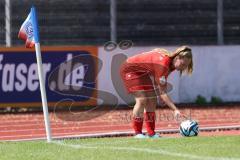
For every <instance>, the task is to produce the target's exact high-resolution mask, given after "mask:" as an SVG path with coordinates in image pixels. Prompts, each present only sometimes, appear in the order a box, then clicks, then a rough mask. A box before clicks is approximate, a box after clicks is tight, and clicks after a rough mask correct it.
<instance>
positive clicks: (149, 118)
mask: <svg viewBox="0 0 240 160" xmlns="http://www.w3.org/2000/svg"><path fill="white" fill-rule="evenodd" d="M155 117H156V115H155V112H145V113H144V119H145V123H146V129H147V133H148V135H149V136H153V135H154V134H155V119H156V118H155Z"/></svg>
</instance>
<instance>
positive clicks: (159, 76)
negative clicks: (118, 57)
mask: <svg viewBox="0 0 240 160" xmlns="http://www.w3.org/2000/svg"><path fill="white" fill-rule="evenodd" d="M126 62H127V64H128V65H129V66H132V67H129V69H130V70H129V71H130V72H131V68H134V70H135V71H136V70H141V72H145V73H148V74H149V75H150V76H153V77H154V79H155V82H156V83H157V84H160V85H163V83H166V81H167V77H168V75H169V74H170V72H171V71H172V70H171V67H170V66H171V63H172V59H171V58H170V57H169V56H167V55H166V54H165V53H164V51H163V50H157V49H156V50H152V51H149V52H143V53H141V54H138V55H135V56H132V57H129V58H128V59H127V60H126ZM161 82H163V83H161Z"/></svg>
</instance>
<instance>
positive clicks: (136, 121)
mask: <svg viewBox="0 0 240 160" xmlns="http://www.w3.org/2000/svg"><path fill="white" fill-rule="evenodd" d="M142 126H143V118H142V117H133V129H134V131H135V134H142Z"/></svg>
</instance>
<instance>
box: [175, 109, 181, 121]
mask: <svg viewBox="0 0 240 160" xmlns="http://www.w3.org/2000/svg"><path fill="white" fill-rule="evenodd" d="M180 116H181V112H180V111H179V110H178V109H176V110H174V118H175V119H178V118H180Z"/></svg>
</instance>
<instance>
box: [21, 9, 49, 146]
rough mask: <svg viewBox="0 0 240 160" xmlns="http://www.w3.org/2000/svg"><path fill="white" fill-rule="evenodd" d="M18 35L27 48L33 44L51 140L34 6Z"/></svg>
mask: <svg viewBox="0 0 240 160" xmlns="http://www.w3.org/2000/svg"><path fill="white" fill-rule="evenodd" d="M18 37H19V38H20V39H23V40H24V41H25V43H26V44H25V45H26V47H27V48H32V47H33V46H34V45H35V52H36V57H37V67H38V77H39V83H40V91H41V98H42V106H43V113H44V122H45V129H46V134H47V141H48V142H51V139H52V137H51V128H50V122H49V116H48V106H47V97H46V90H45V80H44V76H43V69H42V57H41V49H40V43H39V35H38V23H37V15H36V11H35V7H34V6H33V7H32V8H31V12H30V13H29V15H28V17H27V19H26V20H25V21H24V23H23V24H22V26H21V28H20V31H19V33H18Z"/></svg>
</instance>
